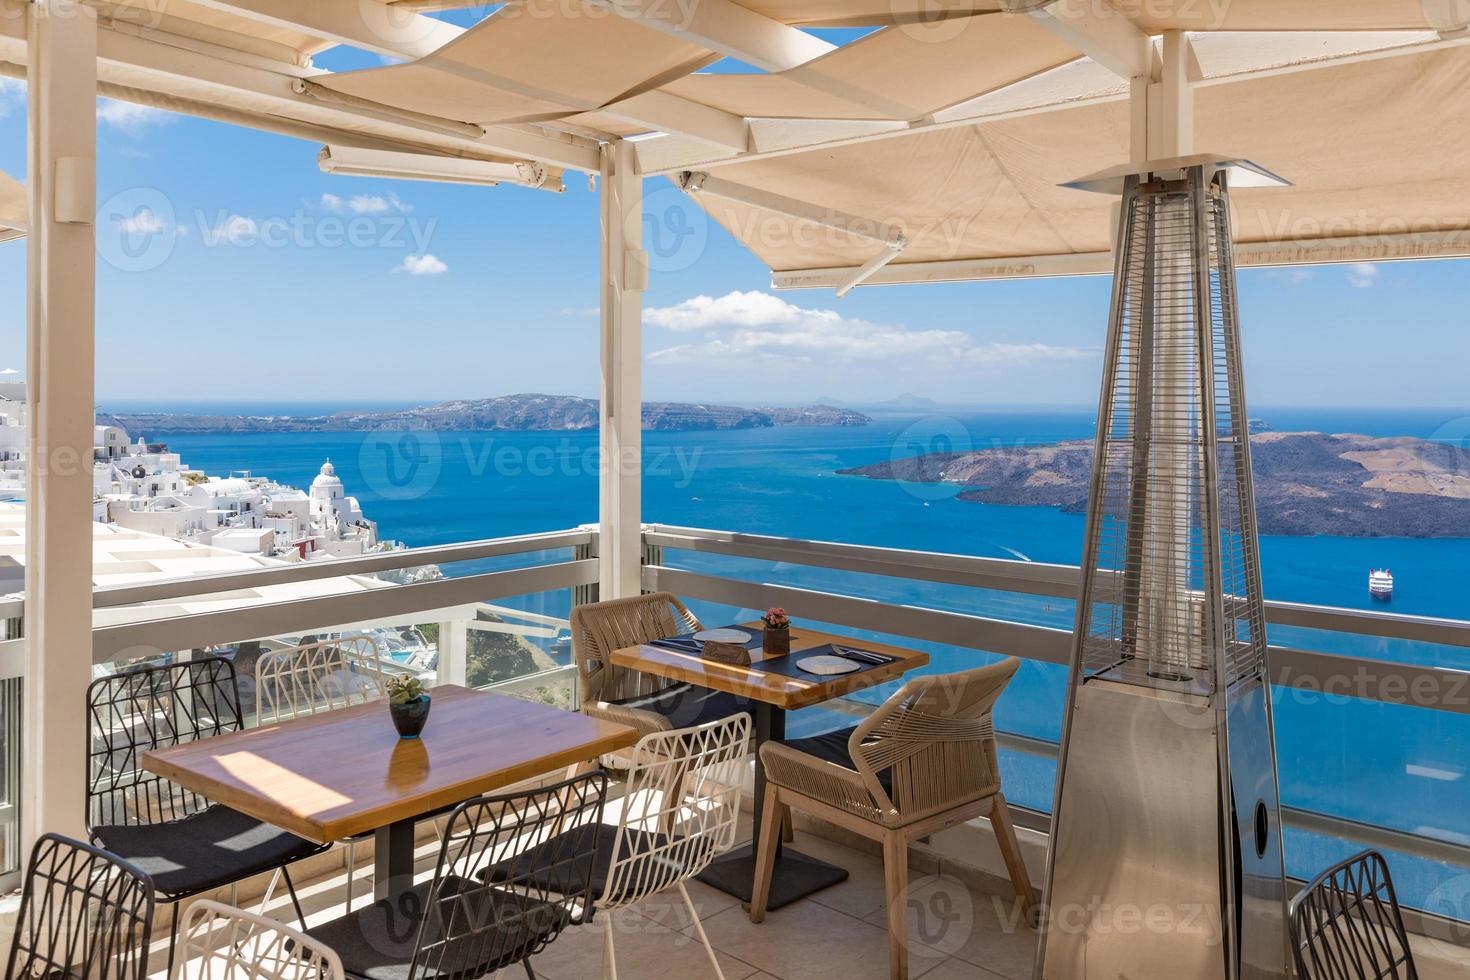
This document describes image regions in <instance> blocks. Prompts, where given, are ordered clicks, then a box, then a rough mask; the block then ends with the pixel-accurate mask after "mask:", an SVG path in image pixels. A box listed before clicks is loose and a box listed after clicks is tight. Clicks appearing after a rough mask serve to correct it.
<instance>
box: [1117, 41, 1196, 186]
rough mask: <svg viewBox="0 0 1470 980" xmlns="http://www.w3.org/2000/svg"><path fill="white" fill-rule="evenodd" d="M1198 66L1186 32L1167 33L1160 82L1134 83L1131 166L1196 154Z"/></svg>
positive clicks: (1130, 143)
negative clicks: (1195, 95) (1195, 99)
mask: <svg viewBox="0 0 1470 980" xmlns="http://www.w3.org/2000/svg"><path fill="white" fill-rule="evenodd" d="M1198 79H1199V71H1198V62H1197V61H1196V60H1195V57H1194V49H1193V47H1192V46H1191V45H1190V42H1189V35H1187V34H1185V33H1184V32H1183V31H1165V32H1164V40H1163V69H1162V72H1161V73H1160V77H1159V79H1158V80H1157V81H1147V80H1145V79H1142V78H1135V79H1133V80H1132V82H1131V84H1130V88H1129V98H1130V99H1131V100H1132V108H1131V113H1130V131H1129V141H1128V145H1129V149H1130V156H1131V162H1133V163H1143V162H1144V161H1147V160H1172V159H1174V158H1176V157H1182V156H1188V155H1189V154H1191V153H1193V152H1194V86H1195V82H1196V81H1198Z"/></svg>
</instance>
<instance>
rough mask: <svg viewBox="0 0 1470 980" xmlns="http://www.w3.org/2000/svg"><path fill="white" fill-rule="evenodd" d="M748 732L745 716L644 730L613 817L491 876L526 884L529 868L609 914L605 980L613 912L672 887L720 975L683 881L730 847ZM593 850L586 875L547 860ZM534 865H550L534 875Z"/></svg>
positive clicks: (610, 979) (545, 882) (613, 969)
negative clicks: (561, 853)
mask: <svg viewBox="0 0 1470 980" xmlns="http://www.w3.org/2000/svg"><path fill="white" fill-rule="evenodd" d="M749 738H750V717H749V716H748V715H735V716H734V717H732V718H727V719H725V720H724V721H712V722H709V723H707V724H704V725H700V726H698V727H693V728H678V729H674V730H673V731H667V732H654V733H652V734H649V735H645V736H643V737H642V738H641V739H639V740H638V744H637V745H635V746H634V747H633V749H632V755H631V757H630V761H629V767H628V777H627V782H626V784H625V786H624V792H623V796H622V799H621V800H620V801H619V802H620V805H621V810H620V812H619V814H618V820H617V823H615V824H614V823H597V824H592V823H586V824H582V825H580V826H575V827H570V828H568V829H566V830H564V831H563V832H561V833H559V834H557V835H556V836H554V837H551V838H549V839H548V840H546V841H544V842H543V843H541V844H540V845H538V846H537V847H536V848H533V849H530V850H527V851H523V852H521V853H520V854H519V855H517V856H516V857H514V858H512V859H508V860H506V861H502V862H501V863H499V864H497V865H495V866H494V867H493V868H492V869H491V870H490V872H489V874H490V878H491V880H493V881H497V882H505V883H509V882H512V881H525V880H526V879H527V876H528V875H529V876H531V877H532V879H533V880H535V881H536V883H537V884H538V885H539V886H544V887H546V888H548V889H550V890H552V891H559V892H569V893H574V894H580V893H583V892H589V893H590V895H591V897H592V903H593V905H592V907H593V910H595V911H596V912H606V913H608V914H606V915H604V916H603V917H602V928H603V977H604V980H617V975H618V971H617V952H616V949H615V947H614V936H615V935H616V932H617V930H616V929H615V928H614V927H613V916H612V914H611V913H612V912H613V911H615V910H617V909H620V908H624V907H626V906H629V905H633V904H634V903H637V902H641V901H643V900H644V899H645V898H647V897H648V896H650V895H655V894H657V893H659V892H662V891H665V890H667V889H670V888H675V889H678V892H679V897H680V898H682V899H683V901H684V906H685V908H687V909H688V910H689V917H690V920H691V921H692V922H693V924H694V929H695V932H696V933H697V934H698V936H699V940H700V942H702V943H704V949H705V952H706V953H708V954H709V961H710V966H711V968H712V969H713V970H714V974H715V976H716V977H717V978H719V980H724V974H723V973H721V972H720V964H719V961H718V960H717V959H716V958H715V951H714V948H713V947H712V946H710V942H709V938H708V937H707V936H705V934H704V926H703V925H701V924H700V921H699V912H698V910H697V909H696V908H695V907H694V902H693V901H692V900H691V899H690V898H689V891H688V889H687V888H685V886H684V882H685V881H687V880H689V879H690V878H693V877H694V876H695V875H697V874H699V873H700V872H701V871H703V870H704V869H705V868H706V867H708V866H709V864H710V862H711V861H713V860H714V859H715V858H716V857H718V856H719V855H721V854H723V853H725V852H726V851H728V850H730V848H732V847H734V846H735V823H736V819H737V817H738V816H739V814H740V782H741V780H740V777H741V771H740V769H741V766H740V762H741V760H742V759H743V758H744V757H745V743H746V740H747V739H749ZM589 847H592V848H593V849H594V850H595V851H596V854H597V860H596V862H595V863H594V864H593V865H592V866H590V867H589V868H588V870H587V874H588V877H586V878H583V877H580V876H578V875H575V874H572V873H570V872H571V871H572V870H573V869H571V868H569V867H568V866H566V865H560V866H553V864H552V862H550V861H548V860H547V855H549V854H554V853H556V852H557V851H559V850H579V851H580V850H585V849H587V848H589ZM535 867H541V868H552V867H555V870H554V871H551V872H549V873H548V872H539V873H538V872H535V871H533V869H534V868H535ZM587 918H590V916H589V917H587ZM583 921H585V919H584V920H583Z"/></svg>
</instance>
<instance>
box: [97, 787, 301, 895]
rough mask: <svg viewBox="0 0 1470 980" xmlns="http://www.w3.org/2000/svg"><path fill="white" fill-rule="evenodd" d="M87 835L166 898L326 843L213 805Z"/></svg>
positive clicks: (289, 859) (228, 879) (223, 881)
mask: <svg viewBox="0 0 1470 980" xmlns="http://www.w3.org/2000/svg"><path fill="white" fill-rule="evenodd" d="M92 837H93V839H94V840H96V841H97V843H98V844H99V845H101V846H102V847H104V848H106V849H107V850H109V851H112V852H113V853H114V854H117V855H118V856H120V857H123V858H126V859H127V860H129V861H131V862H132V863H133V864H135V865H137V866H138V868H139V869H140V870H142V871H145V872H147V873H148V874H149V875H150V876H151V877H152V878H153V887H154V888H155V889H157V890H158V892H159V894H161V895H163V896H165V897H169V898H180V897H186V896H189V895H193V894H195V893H197V892H202V891H207V890H209V889H211V888H218V887H219V886H221V885H228V884H230V883H231V882H235V881H239V880H240V879H241V878H248V877H250V876H251V875H253V874H259V873H260V872H262V871H270V870H271V869H273V868H278V867H280V866H281V865H283V864H289V863H291V862H292V861H295V860H297V859H299V858H304V857H306V856H307V855H310V854H315V853H317V852H318V851H321V850H325V849H326V845H323V844H314V843H312V842H311V841H309V840H307V839H306V838H304V837H297V836H296V835H295V834H291V833H287V832H286V831H284V830H282V829H281V828H279V827H273V826H271V825H270V824H268V823H265V822H263V821H260V820H256V819H255V818H254V817H249V816H246V815H245V814H243V813H241V812H240V811H239V810H232V809H230V808H229V807H227V806H219V805H215V806H211V807H209V808H208V809H207V810H201V811H200V812H198V813H195V814H191V815H190V816H187V817H184V818H183V819H181V820H171V821H169V822H168V823H157V824H137V825H123V824H110V825H104V826H101V827H93V828H92Z"/></svg>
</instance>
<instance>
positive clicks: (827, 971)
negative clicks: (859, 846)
mask: <svg viewBox="0 0 1470 980" xmlns="http://www.w3.org/2000/svg"><path fill="white" fill-rule="evenodd" d="M704 928H705V931H706V932H708V933H709V937H710V941H711V942H713V943H714V945H715V948H716V949H719V950H723V951H725V952H728V953H730V954H731V955H733V956H736V957H738V958H739V959H741V960H742V961H744V962H746V963H751V964H753V965H755V966H756V967H758V968H759V969H761V970H764V971H765V972H766V973H769V974H772V975H773V976H776V977H781V978H784V980H827V978H831V980H886V978H887V977H888V932H887V930H886V929H883V928H879V927H878V926H874V925H871V924H869V923H867V922H864V921H863V920H861V919H858V918H854V917H853V916H850V915H847V914H845V913H842V912H838V911H837V910H835V909H831V908H828V907H827V906H825V905H821V904H818V903H817V902H812V901H804V902H798V903H796V904H795V905H789V906H787V907H786V908H783V909H777V910H776V911H774V912H769V913H767V915H766V920H765V921H764V922H762V923H760V924H759V925H756V924H754V923H752V922H751V921H750V916H749V915H748V914H747V913H746V911H745V910H744V909H742V908H740V907H739V906H737V907H735V908H732V909H727V910H726V911H724V912H721V913H720V914H719V915H716V916H715V917H714V918H712V919H710V920H708V921H707V922H705V923H704ZM943 959H944V957H942V956H931V957H929V958H928V959H921V960H918V961H916V962H914V964H913V966H912V968H911V970H910V973H911V974H912V976H914V977H918V976H920V975H922V974H923V973H924V972H926V971H927V970H929V969H931V968H932V967H933V966H937V965H938V964H939V963H940V962H941V961H942V960H943Z"/></svg>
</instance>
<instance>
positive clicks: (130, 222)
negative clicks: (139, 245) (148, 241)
mask: <svg viewBox="0 0 1470 980" xmlns="http://www.w3.org/2000/svg"><path fill="white" fill-rule="evenodd" d="M117 225H118V227H119V228H121V229H122V230H123V231H126V232H130V233H131V234H134V235H156V234H158V233H159V232H161V231H163V229H164V224H163V219H162V218H160V217H159V216H158V215H156V214H154V213H153V211H152V210H150V209H149V208H139V209H138V210H137V211H135V212H134V213H133V214H132V215H131V216H129V217H126V218H119V219H117Z"/></svg>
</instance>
